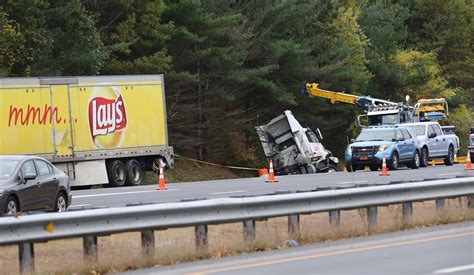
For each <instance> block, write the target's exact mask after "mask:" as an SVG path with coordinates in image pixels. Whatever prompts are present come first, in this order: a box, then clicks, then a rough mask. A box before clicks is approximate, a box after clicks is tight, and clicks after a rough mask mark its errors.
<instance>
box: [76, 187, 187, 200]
mask: <svg viewBox="0 0 474 275" xmlns="http://www.w3.org/2000/svg"><path fill="white" fill-rule="evenodd" d="M178 190H179V189H168V190H166V191H178ZM149 192H159V191H157V190H145V191H133V192H120V193H105V194H93V195H79V196H72V198H73V199H79V198H92V197H105V196H118V195H128V194H137V193H149Z"/></svg>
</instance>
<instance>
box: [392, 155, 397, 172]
mask: <svg viewBox="0 0 474 275" xmlns="http://www.w3.org/2000/svg"><path fill="white" fill-rule="evenodd" d="M392 164H393V168H395V169H397V167H398V159H397V155H393V158H392Z"/></svg>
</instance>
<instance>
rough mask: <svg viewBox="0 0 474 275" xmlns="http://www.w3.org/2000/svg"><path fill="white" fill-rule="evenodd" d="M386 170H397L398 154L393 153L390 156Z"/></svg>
mask: <svg viewBox="0 0 474 275" xmlns="http://www.w3.org/2000/svg"><path fill="white" fill-rule="evenodd" d="M387 166H388V169H390V170H397V169H398V153H397V152H393V153H392V155H391V156H390V160H389V161H388V163H387Z"/></svg>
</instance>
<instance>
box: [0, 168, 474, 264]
mask: <svg viewBox="0 0 474 275" xmlns="http://www.w3.org/2000/svg"><path fill="white" fill-rule="evenodd" d="M351 187H353V188H351ZM351 187H342V188H334V189H332V188H317V189H314V190H310V191H304V190H302V191H301V192H298V193H288V192H277V194H275V195H265V196H255V197H231V198H220V199H210V200H196V201H187V202H179V203H162V204H147V205H136V206H129V207H116V208H104V209H93V210H82V211H70V212H64V213H42V214H36V215H20V216H17V217H4V218H0V245H18V246H19V263H20V271H21V272H27V271H32V270H34V243H37V242H45V241H49V240H57V239H66V238H74V237H81V238H83V244H84V255H85V258H86V259H88V260H90V261H94V260H96V259H97V255H98V251H97V238H98V236H102V235H110V234H114V233H121V232H134V231H138V232H141V234H142V238H141V241H142V248H143V252H144V253H146V254H149V255H153V254H154V249H155V238H154V230H157V229H166V228H176V227H188V226H194V227H195V236H196V239H195V240H196V242H195V243H196V247H197V249H199V250H203V251H205V250H206V249H207V247H208V236H207V235H208V228H207V227H208V225H212V224H223V223H231V222H243V227H244V236H243V237H244V240H245V241H252V240H254V239H255V221H256V220H261V219H267V218H272V217H282V216H288V230H289V234H291V235H297V234H298V233H299V215H301V214H311V213H317V212H329V219H330V222H331V224H333V225H336V226H337V225H339V224H340V211H341V210H349V209H360V208H366V209H367V210H368V212H367V213H368V215H367V218H368V229H369V230H372V229H373V228H374V227H375V226H376V222H377V207H378V206H386V205H390V204H400V203H401V204H402V205H403V208H402V209H403V210H402V211H403V216H404V217H405V218H408V217H410V216H411V214H412V212H413V208H412V203H413V202H416V201H424V200H436V205H437V208H438V209H442V208H443V207H444V200H445V199H447V198H455V197H461V196H468V204H469V207H474V177H460V178H456V179H446V180H432V181H424V182H407V183H402V182H392V184H386V185H367V184H365V185H359V186H357V188H355V186H351Z"/></svg>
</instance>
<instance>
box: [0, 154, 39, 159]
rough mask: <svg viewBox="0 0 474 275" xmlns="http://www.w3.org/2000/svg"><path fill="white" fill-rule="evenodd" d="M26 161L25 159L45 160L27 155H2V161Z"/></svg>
mask: <svg viewBox="0 0 474 275" xmlns="http://www.w3.org/2000/svg"><path fill="white" fill-rule="evenodd" d="M2 159H3V160H25V159H43V158H40V157H36V156H26V155H0V160H2Z"/></svg>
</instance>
